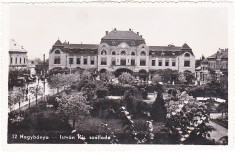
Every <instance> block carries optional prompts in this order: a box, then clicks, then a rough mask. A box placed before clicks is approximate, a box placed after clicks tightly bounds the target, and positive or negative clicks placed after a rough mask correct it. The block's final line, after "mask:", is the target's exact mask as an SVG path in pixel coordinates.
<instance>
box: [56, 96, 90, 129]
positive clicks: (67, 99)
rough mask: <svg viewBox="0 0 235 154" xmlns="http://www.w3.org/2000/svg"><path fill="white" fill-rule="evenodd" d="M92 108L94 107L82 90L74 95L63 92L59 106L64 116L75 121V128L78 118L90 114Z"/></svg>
mask: <svg viewBox="0 0 235 154" xmlns="http://www.w3.org/2000/svg"><path fill="white" fill-rule="evenodd" d="M91 109H92V107H91V106H90V105H89V102H88V101H87V100H86V97H84V95H83V93H82V92H79V93H76V94H73V95H67V94H65V93H63V95H62V98H61V99H60V104H59V108H58V110H59V112H60V115H61V116H62V117H63V118H65V119H67V120H70V119H71V120H72V121H73V129H75V126H76V120H77V119H78V118H81V117H84V116H86V115H89V114H90V110H91Z"/></svg>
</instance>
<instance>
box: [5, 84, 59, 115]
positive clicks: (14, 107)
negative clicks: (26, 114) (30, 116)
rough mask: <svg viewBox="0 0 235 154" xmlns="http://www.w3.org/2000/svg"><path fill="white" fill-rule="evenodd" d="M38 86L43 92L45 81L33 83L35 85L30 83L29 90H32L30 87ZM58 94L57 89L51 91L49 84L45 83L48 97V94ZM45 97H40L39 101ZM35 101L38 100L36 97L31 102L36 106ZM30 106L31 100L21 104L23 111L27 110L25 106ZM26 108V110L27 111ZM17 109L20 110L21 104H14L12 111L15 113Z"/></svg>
mask: <svg viewBox="0 0 235 154" xmlns="http://www.w3.org/2000/svg"><path fill="white" fill-rule="evenodd" d="M36 85H39V86H40V87H41V88H42V91H43V89H44V88H43V87H44V84H43V81H41V80H39V82H38V80H36V82H33V83H30V84H29V85H28V88H30V87H34V86H36ZM14 89H16V88H15V87H14ZM55 93H56V89H51V88H50V86H49V84H48V82H47V81H46V82H45V95H48V94H55ZM29 95H30V94H28V95H27V97H28V96H29ZM42 97H43V95H42V96H41V95H40V96H38V100H39V99H41V98H42ZM35 100H36V98H35V97H32V98H31V100H30V105H34V103H33V102H35ZM28 104H29V100H27V101H26V100H25V101H23V102H21V104H20V106H21V109H22V110H23V108H25V106H26V105H28ZM26 108H28V107H26ZM26 108H25V109H26ZM17 109H19V103H16V104H14V105H13V106H12V108H11V111H14V110H17ZM8 112H10V109H9V108H8Z"/></svg>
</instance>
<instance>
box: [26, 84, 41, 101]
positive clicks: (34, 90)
mask: <svg viewBox="0 0 235 154" xmlns="http://www.w3.org/2000/svg"><path fill="white" fill-rule="evenodd" d="M29 93H31V94H32V95H33V96H34V97H35V98H36V105H37V104H38V96H42V95H43V91H42V87H41V86H39V85H36V86H34V87H30V88H29Z"/></svg>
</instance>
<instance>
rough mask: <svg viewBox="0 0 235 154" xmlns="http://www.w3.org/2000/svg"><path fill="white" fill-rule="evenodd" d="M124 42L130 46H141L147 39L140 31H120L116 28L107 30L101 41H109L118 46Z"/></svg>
mask: <svg viewBox="0 0 235 154" xmlns="http://www.w3.org/2000/svg"><path fill="white" fill-rule="evenodd" d="M122 42H125V43H127V44H128V45H129V46H139V45H140V44H145V40H144V39H143V38H142V36H141V35H139V33H135V32H133V31H132V30H131V29H130V30H129V31H118V30H116V29H114V30H113V31H111V32H106V35H105V36H104V37H103V38H101V43H107V44H108V45H110V46H117V45H119V44H121V43H122Z"/></svg>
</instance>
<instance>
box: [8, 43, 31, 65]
mask: <svg viewBox="0 0 235 154" xmlns="http://www.w3.org/2000/svg"><path fill="white" fill-rule="evenodd" d="M27 65H28V58H27V51H26V50H25V49H24V48H23V46H21V45H19V44H18V43H17V42H16V41H15V40H14V39H11V40H10V44H9V68H16V69H21V68H23V69H24V68H27Z"/></svg>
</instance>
